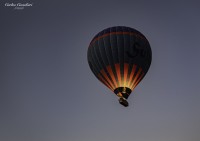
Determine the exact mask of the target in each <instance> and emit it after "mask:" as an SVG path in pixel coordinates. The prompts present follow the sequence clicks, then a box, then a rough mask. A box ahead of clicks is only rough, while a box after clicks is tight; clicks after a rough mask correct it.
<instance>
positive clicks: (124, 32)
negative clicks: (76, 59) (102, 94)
mask: <svg viewBox="0 0 200 141" xmlns="http://www.w3.org/2000/svg"><path fill="white" fill-rule="evenodd" d="M87 59H88V64H89V66H90V69H91V71H92V72H93V73H94V75H95V76H96V77H97V79H98V80H99V81H101V82H102V83H103V84H104V85H106V86H107V87H108V88H109V89H110V90H111V91H113V92H114V93H115V94H116V95H117V96H118V97H119V103H120V104H122V105H123V106H125V107H127V106H128V105H129V104H128V102H127V99H128V97H129V96H130V94H131V92H132V91H133V90H134V88H135V87H136V86H137V85H138V83H139V82H140V81H141V80H142V79H143V78H144V76H145V75H146V73H147V71H148V69H149V67H150V65H151V60H152V52H151V47H150V44H149V42H148V40H147V39H146V37H145V36H144V35H143V34H142V33H140V32H139V31H137V30H135V29H133V28H130V27H125V26H115V27H110V28H107V29H104V30H102V31H101V32H99V33H98V34H97V35H96V36H95V37H94V38H93V39H92V41H91V42H90V44H89V47H88V52H87Z"/></svg>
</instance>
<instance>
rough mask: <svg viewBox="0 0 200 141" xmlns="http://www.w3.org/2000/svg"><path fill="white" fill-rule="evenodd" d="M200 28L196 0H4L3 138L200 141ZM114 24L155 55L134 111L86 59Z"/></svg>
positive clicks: (0, 26) (0, 8)
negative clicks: (140, 38)
mask: <svg viewBox="0 0 200 141" xmlns="http://www.w3.org/2000/svg"><path fill="white" fill-rule="evenodd" d="M12 2H13V3H31V4H33V6H30V7H24V9H23V10H14V7H8V6H5V3H12ZM199 25H200V2H199V1H198V0H185V1H183V0H165V1H164V0H163V1H161V0H157V1H156V0H146V1H145V0H99V1H97V0H82V1H81V0H79V1H78V0H54V1H53V0H1V2H0V141H122V140H123V141H199V140H200V134H199V132H200V74H199V72H200V47H199V41H200V28H199ZM112 26H129V27H132V28H135V29H137V30H139V31H140V32H141V33H143V34H144V35H145V36H146V38H147V39H148V40H149V42H150V45H151V49H152V64H151V67H150V69H149V72H148V73H147V75H146V76H145V78H144V79H143V80H142V81H141V82H140V84H139V85H138V86H137V87H136V89H135V90H134V91H133V92H132V95H131V96H130V97H129V100H128V101H129V107H127V108H125V107H123V106H122V105H120V104H119V103H118V98H117V97H116V95H115V94H114V93H113V92H111V91H110V90H109V89H108V88H107V87H105V86H104V85H103V84H102V83H101V82H99V81H98V80H97V79H96V77H95V76H94V75H93V73H92V72H91V70H90V68H89V65H88V62H87V49H88V46H89V43H90V41H91V40H92V38H93V37H94V36H95V35H96V34H97V33H98V32H99V31H101V30H103V29H105V28H107V27H112Z"/></svg>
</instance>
